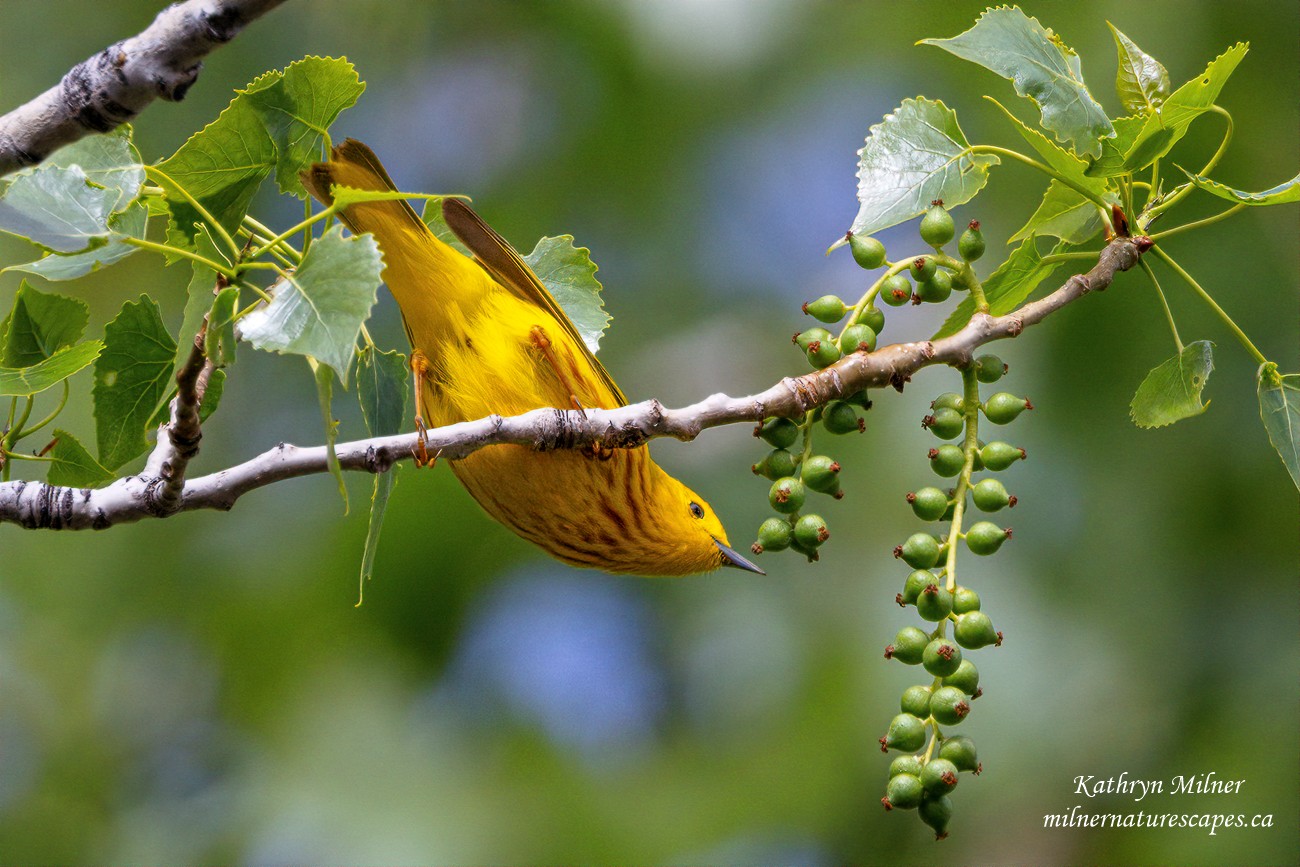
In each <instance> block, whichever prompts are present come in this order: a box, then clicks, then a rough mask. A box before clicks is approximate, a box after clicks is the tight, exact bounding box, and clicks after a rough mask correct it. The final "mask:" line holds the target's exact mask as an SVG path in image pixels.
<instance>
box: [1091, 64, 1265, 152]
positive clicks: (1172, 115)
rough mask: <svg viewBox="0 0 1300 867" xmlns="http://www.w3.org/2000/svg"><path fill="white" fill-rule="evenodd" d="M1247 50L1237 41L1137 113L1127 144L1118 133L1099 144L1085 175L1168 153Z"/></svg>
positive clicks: (1211, 99)
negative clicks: (1166, 95)
mask: <svg viewBox="0 0 1300 867" xmlns="http://www.w3.org/2000/svg"><path fill="white" fill-rule="evenodd" d="M1248 50H1249V46H1248V45H1247V44H1246V43H1244V42H1238V43H1237V44H1236V45H1234V46H1232V47H1231V48H1229V49H1228V50H1227V51H1225V52H1223V54H1220V55H1219V56H1218V57H1216V58H1215V59H1214V60H1212V61H1210V64H1209V66H1207V67H1206V68H1205V72H1203V73H1202V74H1201V75H1198V76H1197V77H1196V78H1193V79H1192V80H1191V81H1189V82H1187V83H1186V84H1184V85H1183V86H1182V87H1180V88H1178V89H1177V90H1175V91H1174V92H1173V93H1172V94H1171V95H1170V97H1169V98H1168V99H1166V100H1165V102H1164V104H1163V105H1162V106H1160V108H1159V109H1157V110H1155V111H1151V112H1143V114H1142V115H1139V116H1141V117H1144V120H1143V122H1142V128H1141V129H1140V130H1139V131H1138V133H1137V134H1136V135H1135V136H1134V137H1133V139H1132V141H1131V142H1130V143H1127V144H1126V143H1124V142H1122V141H1120V137H1119V136H1116V139H1115V140H1114V141H1110V142H1105V143H1103V145H1102V152H1101V155H1100V157H1099V158H1098V159H1097V160H1096V161H1095V162H1093V164H1092V165H1090V166H1089V167H1088V176H1089V177H1107V176H1114V175H1122V174H1127V173H1131V172H1136V171H1139V170H1141V169H1144V168H1146V167H1147V166H1149V165H1151V164H1152V163H1153V162H1155V161H1156V160H1158V159H1160V158H1161V157H1163V156H1164V155H1165V154H1167V153H1169V151H1170V149H1171V148H1173V146H1174V145H1176V144H1178V142H1179V141H1180V140H1181V139H1182V137H1183V136H1185V135H1186V134H1187V130H1188V128H1189V127H1190V126H1191V125H1192V121H1194V120H1196V119H1197V118H1198V117H1200V116H1201V115H1202V114H1204V113H1205V112H1207V111H1209V110H1210V107H1211V106H1213V105H1214V102H1215V100H1217V99H1218V98H1219V93H1220V92H1221V91H1222V90H1223V85H1224V84H1226V83H1227V81H1228V78H1229V76H1231V75H1232V72H1233V70H1235V69H1236V68H1237V64H1239V63H1241V59H1242V58H1243V57H1245V56H1246V52H1247V51H1248ZM1121 148H1122V149H1121Z"/></svg>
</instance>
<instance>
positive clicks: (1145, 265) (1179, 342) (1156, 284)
mask: <svg viewBox="0 0 1300 867" xmlns="http://www.w3.org/2000/svg"><path fill="white" fill-rule="evenodd" d="M1138 264H1139V265H1141V266H1142V270H1143V271H1145V272H1146V275H1147V278H1148V279H1149V280H1150V281H1151V286H1152V287H1153V288H1154V289H1155V290H1156V297H1157V298H1159V299H1160V306H1161V307H1163V308H1164V310H1165V318H1166V319H1168V320H1169V330H1170V331H1172V332H1173V333H1174V345H1175V346H1177V347H1178V354H1179V355H1182V354H1183V339H1182V338H1181V337H1179V336H1178V326H1177V325H1175V324H1174V312H1173V311H1172V310H1170V309H1169V301H1168V299H1166V298H1165V293H1164V290H1163V289H1161V288H1160V281H1159V280H1157V279H1156V272H1155V271H1152V270H1151V264H1150V263H1149V262H1147V260H1145V259H1138Z"/></svg>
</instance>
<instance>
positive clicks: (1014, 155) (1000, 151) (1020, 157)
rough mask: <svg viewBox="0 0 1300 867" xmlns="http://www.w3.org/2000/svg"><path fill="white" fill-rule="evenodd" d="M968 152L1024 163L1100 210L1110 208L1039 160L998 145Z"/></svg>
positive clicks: (969, 148) (970, 149)
mask: <svg viewBox="0 0 1300 867" xmlns="http://www.w3.org/2000/svg"><path fill="white" fill-rule="evenodd" d="M966 150H967V152H968V153H981V154H997V155H998V156H1004V157H1008V158H1010V159H1013V160H1017V161H1019V162H1022V163H1024V164H1025V165H1027V166H1029V167H1031V168H1035V169H1038V170H1039V171H1040V172H1042V173H1043V174H1045V175H1047V176H1048V177H1050V178H1052V179H1054V180H1056V181H1059V182H1060V183H1062V184H1065V185H1066V186H1067V187H1069V188H1070V189H1072V190H1074V191H1075V192H1076V193H1078V194H1079V195H1081V196H1083V197H1084V198H1085V199H1087V200H1088V201H1090V202H1093V203H1095V204H1096V205H1097V207H1099V208H1106V207H1108V205H1107V204H1106V202H1105V201H1104V200H1103V199H1102V198H1101V197H1100V196H1098V195H1097V194H1096V193H1095V192H1093V191H1092V190H1089V189H1088V188H1087V187H1084V186H1083V185H1081V184H1079V183H1077V182H1076V181H1072V180H1070V179H1069V178H1067V177H1066V176H1065V175H1063V174H1061V173H1060V172H1058V171H1056V169H1053V168H1051V167H1050V166H1047V165H1044V164H1043V163H1040V162H1039V161H1038V160H1036V159H1034V158H1032V157H1027V156H1025V155H1024V154H1022V153H1020V152H1019V151H1013V150H1011V149H1010V148H1002V147H998V146H997V145H971V146H970V147H968V148H967V149H966Z"/></svg>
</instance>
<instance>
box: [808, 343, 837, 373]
mask: <svg viewBox="0 0 1300 867" xmlns="http://www.w3.org/2000/svg"><path fill="white" fill-rule="evenodd" d="M804 355H806V356H808V363H809V364H811V365H812V366H813V367H815V368H817V369H818V370H821V369H822V368H823V367H830V366H831V365H832V364H834V363H835V362H837V361H839V360H840V357H841V356H840V348H839V346H838V345H837V344H836V343H835V341H833V340H814V341H813V342H812V343H809V344H808V348H807V349H805V350H804Z"/></svg>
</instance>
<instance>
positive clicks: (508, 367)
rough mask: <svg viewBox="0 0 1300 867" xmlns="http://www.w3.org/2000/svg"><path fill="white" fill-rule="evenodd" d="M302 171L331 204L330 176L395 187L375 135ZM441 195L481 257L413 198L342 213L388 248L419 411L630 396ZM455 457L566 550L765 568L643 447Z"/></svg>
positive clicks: (589, 403)
mask: <svg viewBox="0 0 1300 867" xmlns="http://www.w3.org/2000/svg"><path fill="white" fill-rule="evenodd" d="M303 182H304V183H305V184H306V186H307V188H308V189H309V190H310V191H311V192H312V194H313V195H314V196H316V198H318V199H320V200H321V201H322V202H326V203H329V202H331V201H333V198H332V195H331V188H332V187H334V186H343V187H352V188H354V189H360V190H393V189H395V187H394V186H393V182H392V181H391V180H390V179H389V177H388V173H387V172H386V171H384V168H383V166H382V165H380V163H379V160H378V159H377V158H376V157H375V155H374V153H373V152H372V151H371V150H370V148H368V147H366V146H365V145H363V144H361V143H360V142H357V141H354V140H352V139H348V140H347V141H345V142H343V144H341V145H340V146H338V147H336V148H334V151H333V154H332V157H331V159H330V161H329V162H326V163H317V164H316V165H314V166H313V167H312V168H311V170H310V171H308V172H305V173H304V174H303ZM442 208H443V215H444V217H445V218H446V221H447V224H448V226H450V227H451V229H452V231H453V232H455V233H456V235H457V236H458V237H459V238H460V239H461V241H462V242H463V243H464V244H465V246H466V247H467V248H469V249H470V250H471V251H473V253H474V256H475V258H474V259H470V258H468V257H466V256H464V255H462V254H461V253H459V252H457V251H456V250H454V249H453V248H452V247H450V246H448V245H447V244H444V243H443V242H442V241H440V240H439V239H438V238H437V237H436V236H435V235H434V234H433V232H432V231H430V230H429V228H428V227H427V226H426V225H425V224H424V223H423V222H421V221H420V219H419V217H417V216H416V213H415V211H414V210H413V209H412V208H411V206H410V205H408V204H407V203H406V202H405V201H400V200H390V201H376V202H367V203H359V204H353V205H350V206H348V207H347V208H346V209H345V210H344V212H343V213H342V214H341V216H342V218H343V220H344V222H345V223H346V224H347V226H348V227H349V228H350V229H352V231H354V232H370V233H372V234H373V235H374V236H375V238H376V240H377V241H378V242H379V246H380V249H381V250H382V251H383V254H384V281H385V282H386V283H387V284H388V288H389V289H390V290H391V291H392V293H393V297H394V298H396V299H397V305H398V307H400V308H401V311H402V318H403V320H404V322H405V324H406V331H407V334H408V336H409V337H410V339H411V346H412V353H411V359H412V369H413V370H414V371H415V374H416V377H417V400H416V407H417V416H418V415H419V414H420V413H421V411H422V412H423V413H425V414H427V415H426V416H425V419H424V420H422V421H419V422H418V423H421V424H422V423H423V421H428V422H429V423H430V424H433V425H445V424H452V423H454V422H459V421H467V420H470V419H476V418H483V417H484V416H488V415H491V414H493V413H496V414H498V415H516V414H519V413H523V412H527V411H529V410H532V409H537V408H539V407H563V408H565V409H570V408H587V409H594V408H600V409H611V408H614V407H618V406H623V405H625V404H626V403H627V401H626V399H625V398H624V397H623V393H622V392H621V391H619V388H618V386H617V385H615V384H614V380H613V379H612V378H610V375H609V373H608V372H607V371H606V370H605V368H604V367H603V366H602V365H601V363H600V362H599V361H597V360H596V358H595V356H593V355H592V354H591V352H590V351H589V350H588V349H587V347H586V345H585V344H584V343H583V342H582V339H581V337H580V336H579V335H578V332H577V330H576V329H575V328H574V326H573V323H572V322H570V321H569V319H568V317H567V316H565V314H564V312H563V311H562V310H560V308H559V306H558V305H557V304H556V303H555V300H554V299H553V298H552V297H551V296H550V294H549V293H548V292H547V291H546V289H545V288H544V287H543V286H542V284H541V282H540V281H539V280H538V279H537V277H536V276H535V275H534V274H533V273H532V271H531V270H529V268H528V266H527V264H525V263H524V261H523V259H522V258H521V257H520V256H519V254H518V253H516V252H515V251H514V249H513V248H511V247H510V245H509V244H507V243H506V242H505V241H504V240H503V239H502V238H501V236H500V235H498V234H497V233H496V232H494V231H493V230H492V229H491V228H489V227H488V226H487V225H486V224H485V223H484V222H483V221H482V220H481V219H479V217H478V215H477V214H475V213H474V212H473V211H472V210H470V208H469V207H468V206H467V205H465V204H464V203H463V202H461V201H458V200H456V199H446V200H444V201H443V203H442ZM451 468H452V471H453V472H454V473H455V474H456V477H457V478H458V479H460V481H461V483H462V484H463V485H464V486H465V488H466V489H467V490H468V491H469V493H470V495H471V496H473V497H474V499H475V500H477V501H478V503H479V504H480V505H481V506H482V507H483V508H484V509H485V510H486V511H487V513H488V514H489V515H491V516H492V517H493V518H495V519H496V520H497V521H499V522H501V523H502V524H504V525H506V526H507V527H509V528H510V529H511V530H513V531H514V532H515V533H518V534H519V535H520V536H522V537H523V538H525V539H527V540H528V541H530V542H532V543H534V544H536V545H537V546H539V547H540V548H542V549H543V550H545V551H546V552H547V553H549V554H551V555H552V556H554V557H557V558H559V559H560V560H563V561H565V562H566V563H572V564H574V565H575V566H587V567H594V568H597V569H604V570H606V571H608V572H628V573H634V574H638V575H689V574H692V573H695V572H706V571H709V570H712V569H716V568H718V567H719V566H737V567H740V568H743V569H749V570H751V571H754V572H761V570H759V569H758V568H757V567H756V566H754V565H753V564H752V563H750V562H749V561H748V560H746V559H745V558H744V557H742V556H740V555H739V554H737V553H736V552H735V551H733V550H732V549H731V548H730V547H729V545H728V542H727V534H726V531H725V530H723V528H722V522H721V521H719V520H718V518H717V516H716V515H714V513H713V510H712V509H710V508H709V505H708V504H707V503H706V502H705V501H704V499H703V498H701V497H700V496H699V495H697V494H696V493H694V492H693V491H691V489H690V488H688V487H686V486H685V485H683V484H682V483H681V482H679V481H677V479H675V478H673V477H672V476H670V475H668V474H667V473H665V472H664V471H663V470H662V469H660V468H659V467H658V466H657V465H656V464H655V463H654V461H653V460H651V458H650V452H649V450H648V449H647V448H645V447H644V446H643V447H641V448H637V449H612V450H602V449H595V450H589V451H585V452H582V451H574V450H557V451H551V452H537V451H534V450H532V449H530V448H527V447H524V446H517V445H508V444H507V445H494V446H488V447H487V448H483V449H480V450H479V451H477V452H475V453H474V454H472V455H470V456H469V457H466V458H464V459H462V460H457V461H452V462H451Z"/></svg>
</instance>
